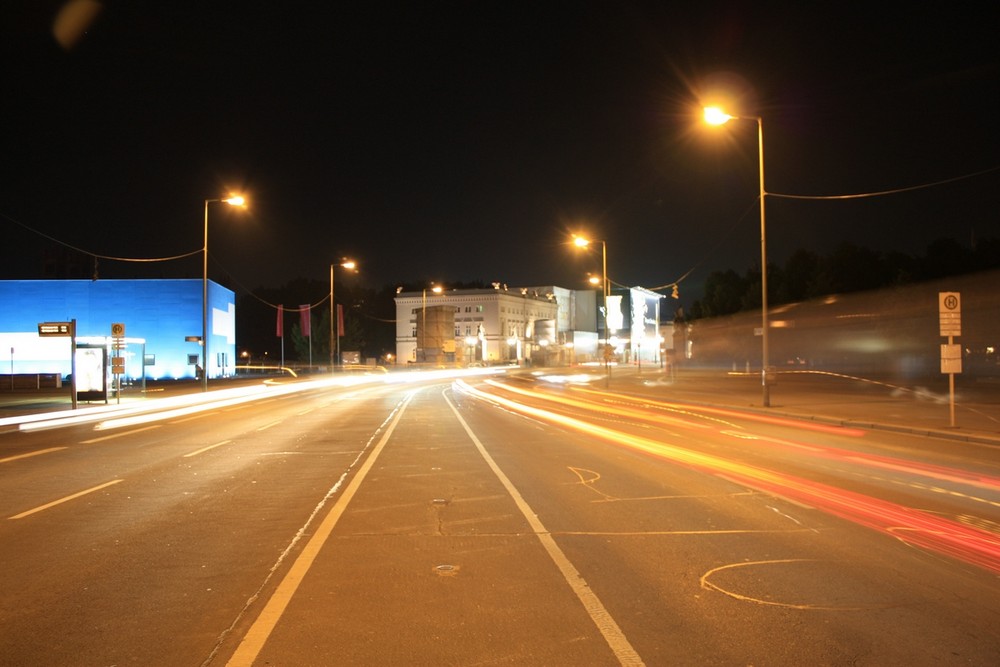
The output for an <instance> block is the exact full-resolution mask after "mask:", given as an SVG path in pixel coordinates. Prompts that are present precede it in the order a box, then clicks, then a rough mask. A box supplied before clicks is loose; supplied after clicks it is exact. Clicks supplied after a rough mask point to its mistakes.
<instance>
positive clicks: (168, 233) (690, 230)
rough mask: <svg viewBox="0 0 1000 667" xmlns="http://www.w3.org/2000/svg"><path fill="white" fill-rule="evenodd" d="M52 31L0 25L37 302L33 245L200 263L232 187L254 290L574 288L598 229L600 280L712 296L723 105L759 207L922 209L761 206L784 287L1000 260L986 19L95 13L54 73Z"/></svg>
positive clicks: (1, 179) (8, 244)
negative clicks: (349, 284) (971, 257)
mask: <svg viewBox="0 0 1000 667" xmlns="http://www.w3.org/2000/svg"><path fill="white" fill-rule="evenodd" d="M63 4H64V3H62V2H46V1H42V0H7V1H5V2H4V3H3V7H2V8H0V26H2V28H0V29H2V35H0V37H2V42H3V45H2V47H0V49H2V51H0V53H2V57H3V64H2V68H0V80H2V84H3V95H2V99H3V101H2V102H0V109H2V112H0V113H2V114H3V116H2V124H0V128H2V129H0V141H2V153H0V161H2V174H0V215H2V217H0V230H2V234H3V238H4V241H3V247H4V249H5V250H4V253H3V259H4V262H3V268H2V269H0V277H5V278H32V277H37V274H38V272H39V267H40V266H41V258H42V257H43V255H44V254H45V253H46V252H47V250H46V248H50V247H51V246H52V243H51V242H50V241H48V240H46V239H44V238H42V237H40V236H38V235H37V234H35V233H32V232H28V231H27V230H25V229H24V227H25V226H26V227H29V228H31V229H32V230H36V231H38V232H41V233H43V234H45V235H48V236H50V237H52V238H54V239H58V240H59V241H61V242H64V243H66V244H69V245H72V246H75V247H78V248H82V249H85V250H87V251H90V252H94V253H97V254H101V255H108V256H115V257H142V258H148V257H163V256H172V255H176V254H182V253H185V252H189V251H194V250H197V249H199V248H200V247H201V244H202V231H203V228H202V224H203V206H204V200H205V199H206V198H215V197H218V196H220V195H222V194H225V192H226V191H227V190H230V189H232V190H240V191H244V192H246V194H247V196H248V198H249V200H250V208H249V210H248V211H247V212H246V213H239V214H237V213H235V212H231V211H228V210H226V209H227V208H228V207H226V206H225V205H218V204H216V205H213V207H212V208H211V211H210V242H209V247H210V251H211V256H212V263H211V266H212V268H211V274H212V275H213V277H218V278H221V277H223V276H226V275H228V276H230V277H231V278H232V279H233V280H235V281H236V283H238V285H239V286H242V287H244V288H255V287H258V286H267V287H273V286H278V285H280V284H283V283H284V282H286V281H289V280H291V279H293V278H297V277H303V278H315V279H319V280H326V279H327V277H328V275H329V264H330V262H331V260H333V259H335V258H336V257H339V256H341V255H351V256H353V257H355V258H357V259H358V261H359V262H360V263H361V265H362V273H361V274H360V279H361V280H362V281H364V282H366V283H368V284H369V285H370V286H372V287H380V286H383V285H385V284H390V283H399V282H410V283H414V282H420V281H430V280H434V281H439V282H443V283H445V284H447V283H448V282H449V281H470V280H484V281H487V282H490V281H494V280H495V281H500V282H504V283H508V284H511V285H518V284H548V283H555V284H559V285H563V286H566V287H580V286H583V276H584V274H585V273H586V271H588V270H591V269H594V268H599V258H597V261H596V263H595V261H594V258H593V257H591V259H590V260H587V259H585V258H583V257H581V256H579V253H575V252H574V250H573V248H572V247H570V246H568V245H566V242H567V240H568V235H569V233H570V232H571V231H575V230H586V231H589V232H590V233H591V234H593V235H595V236H596V237H598V238H602V239H606V241H607V247H608V262H609V268H608V273H609V275H610V277H611V278H612V280H614V281H616V282H621V283H628V284H640V285H644V286H647V287H653V286H658V285H662V284H665V283H670V282H672V281H675V280H677V279H678V278H680V277H681V276H684V275H686V274H689V277H688V278H687V279H686V281H685V282H683V283H682V286H681V290H682V293H683V294H684V295H685V296H687V297H688V298H692V297H698V296H700V284H701V281H703V280H704V277H705V276H706V275H707V274H708V273H709V272H710V271H712V270H716V269H728V268H733V269H735V270H737V271H738V272H741V273H742V272H743V271H745V270H746V269H748V268H749V267H751V266H755V265H757V264H758V263H759V252H760V251H759V217H758V209H757V208H756V203H755V202H756V197H757V141H756V125H755V123H753V122H749V121H741V122H735V121H734V122H731V123H730V124H729V125H727V126H724V127H721V128H713V129H710V128H707V127H706V126H704V125H703V124H701V123H700V116H699V109H700V101H701V100H704V99H708V98H709V97H712V96H717V95H721V94H722V93H726V94H727V95H729V96H730V99H731V100H732V104H733V106H732V113H736V114H742V115H747V116H761V117H762V118H763V122H764V145H765V158H766V159H765V172H766V176H767V190H768V192H771V193H784V194H795V195H842V194H855V193H867V192H877V191H883V190H892V189H899V188H909V187H913V186H920V185H930V184H938V185H934V186H933V187H928V188H925V189H921V190H917V191H912V192H904V193H899V194H893V195H890V196H884V197H878V198H868V199H858V200H850V201H832V202H831V201H800V200H786V199H777V198H772V197H769V198H768V247H769V253H770V257H771V259H772V261H777V262H781V261H783V260H784V259H785V258H786V257H787V255H788V254H789V253H791V252H792V251H794V250H796V249H798V248H807V249H811V250H815V251H818V252H821V253H822V252H825V251H828V250H830V249H832V247H833V246H834V245H836V244H837V243H839V242H841V241H844V240H850V241H852V242H854V243H856V244H858V245H861V246H863V247H868V248H872V249H876V250H900V251H903V252H907V253H911V254H922V253H923V251H924V249H925V248H926V246H927V244H928V243H929V242H931V241H933V240H935V239H938V238H943V237H947V238H954V239H956V240H958V241H960V242H961V243H963V244H969V243H971V242H972V241H973V240H974V239H975V238H983V237H1000V214H998V204H997V202H998V198H997V193H998V192H1000V172H998V171H996V170H995V168H996V167H998V166H1000V130H998V128H1000V121H998V120H997V115H998V113H1000V99H998V98H1000V58H998V53H1000V49H998V46H997V32H996V23H995V20H994V18H993V17H992V12H990V11H989V10H988V3H934V5H933V7H928V8H924V6H923V5H924V3H906V4H903V3H849V2H848V3H845V2H838V3H780V4H781V5H783V6H782V7H781V8H780V9H778V8H776V7H777V5H778V3H761V2H757V3H749V2H747V3H743V2H730V3H711V2H706V3H693V2H685V3H680V2H629V1H628V0H617V1H614V0H613V1H609V2H587V1H584V0H581V1H579V2H543V1H539V2H524V3H521V2H510V1H507V2H488V1H468V2H459V1H449V2H433V1H425V2H395V3H386V2H363V3H314V2H308V3H301V2H281V3H279V2H270V3H242V2H241V3H237V2H229V1H226V0H211V1H206V0H202V1H199V2H125V1H113V0H109V1H108V2H105V3H104V7H103V11H102V12H100V14H99V15H98V16H97V18H96V20H95V21H94V22H93V23H92V24H91V25H90V26H89V30H87V32H86V33H85V34H83V35H82V37H81V38H80V39H79V41H77V42H76V43H75V44H74V45H72V46H71V47H69V48H63V47H60V46H59V45H58V44H57V43H56V41H55V39H54V38H53V37H52V24H53V20H54V17H55V16H56V13H57V11H58V9H59V7H60V6H61V5H63ZM991 169H993V170H994V171H988V170H991ZM984 171H988V173H985V174H981V175H979V176H975V177H970V178H964V179H960V180H957V181H954V182H950V183H943V182H944V181H950V180H951V179H956V178H959V177H963V176H967V175H970V174H976V173H979V172H984ZM692 269H693V271H692ZM100 270H101V275H102V276H106V277H115V276H126V275H132V274H135V275H143V276H149V275H163V276H169V277H173V276H180V275H184V276H192V277H200V275H201V264H200V258H199V257H195V258H191V259H188V260H183V261H176V262H170V263H163V264H155V265H148V264H147V265H135V264H123V263H121V262H116V261H111V260H101V263H100ZM689 272H690V273H689ZM693 291H697V292H698V293H697V294H692V292H693Z"/></svg>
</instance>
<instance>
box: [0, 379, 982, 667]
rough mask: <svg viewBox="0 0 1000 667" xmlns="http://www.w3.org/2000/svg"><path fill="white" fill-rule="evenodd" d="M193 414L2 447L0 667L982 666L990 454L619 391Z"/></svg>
mask: <svg viewBox="0 0 1000 667" xmlns="http://www.w3.org/2000/svg"><path fill="white" fill-rule="evenodd" d="M414 377H415V376H412V375H411V376H407V379H413V378H414ZM391 379H392V380H396V379H397V378H391ZM597 379H598V380H599V378H597ZM290 389H301V391H294V392H293V391H289V390H290ZM284 392H287V393H284ZM709 393H711V392H709ZM818 396H819V394H817V397H818ZM776 397H780V394H776ZM209 398H210V399H214V401H213V402H211V403H204V404H201V403H197V402H196V403H194V404H191V405H188V404H180V403H179V404H176V405H170V406H169V410H166V409H165V408H166V406H165V405H163V406H156V407H154V406H153V405H152V404H154V403H161V402H157V401H150V402H148V404H143V405H141V406H139V407H138V409H140V410H141V411H142V412H139V413H135V414H131V413H127V412H125V411H123V412H107V413H102V414H94V415H89V416H88V415H86V414H79V415H74V416H75V417H77V418H80V419H82V420H83V421H82V422H81V423H77V424H64V425H61V426H59V427H55V428H37V429H35V430H10V429H9V428H8V430H5V431H4V432H0V512H2V516H3V522H2V524H0V530H2V531H3V532H2V533H0V586H2V591H3V595H2V596H0V627H2V628H3V631H2V632H0V664H2V665H41V664H44V665H494V664H495V665H528V664H530V665H616V664H624V665H638V664H647V665H683V664H692V665H801V664H829V665H846V664H851V665H886V664H935V665H940V664H954V665H969V664H973V665H978V664H982V665H986V664H995V662H996V659H997V656H1000V629H998V628H1000V622H998V621H1000V449H998V448H997V447H996V446H995V445H992V444H989V443H988V442H984V443H977V442H965V441H959V440H947V439H942V438H940V437H933V436H932V437H926V436H924V435H922V434H919V433H915V432H906V431H903V430H882V429H876V428H866V427H863V426H857V425H851V424H847V425H838V424H835V423H831V422H830V421H829V420H826V419H822V420H816V419H812V418H810V419H805V418H799V417H796V416H794V415H792V414H790V413H789V412H777V411H769V412H762V411H760V410H756V409H753V406H746V407H743V406H740V405H730V406H722V405H718V404H715V405H710V404H708V403H703V402H701V401H691V400H687V401H677V400H676V397H675V396H674V395H673V393H672V392H671V391H669V390H668V388H666V387H664V386H661V383H657V382H645V381H636V382H632V383H629V384H627V385H625V384H620V385H618V386H617V387H615V386H613V387H612V391H606V390H605V389H604V386H603V383H602V382H600V381H591V382H589V383H580V384H572V383H566V382H552V381H546V380H543V379H539V378H536V377H532V376H530V375H525V376H519V377H501V376H496V377H493V376H481V375H477V376H469V377H466V378H459V379H454V378H448V377H429V378H425V379H421V380H419V381H412V382H402V381H390V382H385V381H383V380H382V379H378V380H377V381H374V380H373V381H361V383H360V384H356V385H353V386H341V385H332V386H325V385H323V384H322V383H317V384H314V385H305V384H303V385H297V386H288V385H286V386H283V387H268V388H260V389H258V390H255V391H254V392H253V393H251V394H249V395H243V394H242V393H241V392H239V391H234V392H232V393H226V392H211V393H210V395H209ZM199 400H200V398H199ZM796 400H798V399H796ZM816 400H817V401H818V400H821V399H819V398H816ZM789 402H794V401H792V400H791V399H789ZM162 403H164V404H166V403H167V401H162ZM730 403H737V404H738V403H739V401H730ZM111 407H114V406H109V408H111ZM126 408H127V409H132V407H129V406H126ZM79 412H81V413H83V412H85V411H79ZM48 417H50V418H54V417H56V415H48ZM52 425H53V423H52V422H39V423H36V424H35V425H34V426H35V427H40V426H52Z"/></svg>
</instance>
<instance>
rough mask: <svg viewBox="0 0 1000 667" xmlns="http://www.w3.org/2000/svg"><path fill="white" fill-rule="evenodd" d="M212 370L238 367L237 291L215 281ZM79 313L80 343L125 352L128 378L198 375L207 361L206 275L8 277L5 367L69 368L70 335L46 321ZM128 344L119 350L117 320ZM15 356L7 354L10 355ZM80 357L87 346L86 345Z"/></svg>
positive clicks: (2, 344)
mask: <svg viewBox="0 0 1000 667" xmlns="http://www.w3.org/2000/svg"><path fill="white" fill-rule="evenodd" d="M207 317H208V320H207V330H208V341H209V347H208V377H210V378H217V377H224V376H228V375H233V374H235V371H236V369H235V366H236V299H235V294H234V293H233V292H232V290H229V289H226V288H225V287H222V286H221V285H219V284H217V283H215V282H212V281H209V282H208V313H207ZM72 320H75V321H76V343H77V345H78V346H79V347H81V348H83V349H101V348H104V349H106V350H107V351H108V354H109V355H111V356H116V355H117V354H118V353H119V352H120V353H121V356H124V357H125V366H124V374H123V375H122V377H124V378H127V379H133V380H137V379H141V378H143V377H145V378H147V379H151V380H156V379H168V378H173V379H180V378H195V377H196V376H197V371H198V368H199V367H200V365H201V342H200V340H201V329H202V281H201V279H190V280H188V279H185V280H96V281H95V280H7V281H0V373H8V372H9V373H11V374H34V373H45V374H59V375H61V376H68V375H69V374H70V372H71V368H72V363H71V358H70V344H69V342H68V339H66V338H58V337H41V336H39V331H38V325H39V324H40V323H43V322H53V321H56V322H69V321H72ZM113 324H118V325H123V328H124V336H123V341H122V344H123V345H124V349H123V350H112V346H113V340H112V325H113ZM4 357H7V358H4ZM78 358H79V353H78Z"/></svg>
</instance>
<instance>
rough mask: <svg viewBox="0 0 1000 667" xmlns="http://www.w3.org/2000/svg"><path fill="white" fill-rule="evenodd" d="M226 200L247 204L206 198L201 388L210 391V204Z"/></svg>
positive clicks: (235, 198)
mask: <svg viewBox="0 0 1000 667" xmlns="http://www.w3.org/2000/svg"><path fill="white" fill-rule="evenodd" d="M214 202H226V203H227V204H229V205H230V206H240V207H243V206H246V200H245V199H244V198H243V197H241V196H240V195H232V194H231V195H229V197H226V198H221V199H206V200H205V245H204V246H203V247H202V249H201V250H202V252H201V254H202V263H201V390H202V391H208V205H209V204H211V203H214Z"/></svg>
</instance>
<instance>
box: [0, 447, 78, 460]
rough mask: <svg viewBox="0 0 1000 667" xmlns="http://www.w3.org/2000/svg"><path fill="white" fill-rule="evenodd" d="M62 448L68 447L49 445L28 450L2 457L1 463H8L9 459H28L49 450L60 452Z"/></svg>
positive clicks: (46, 452)
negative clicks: (34, 450)
mask: <svg viewBox="0 0 1000 667" xmlns="http://www.w3.org/2000/svg"><path fill="white" fill-rule="evenodd" d="M61 449H66V448H65V447H49V448H48V449H39V450H38V451H37V452H28V453H27V454H17V455H15V456H8V457H7V458H5V459H0V463H7V462H8V461H16V460H18V459H26V458H28V457H30V456H38V455H39V454H48V453H49V452H58V451H59V450H61Z"/></svg>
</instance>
